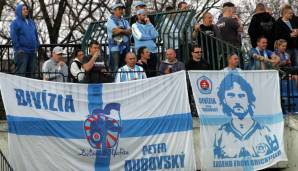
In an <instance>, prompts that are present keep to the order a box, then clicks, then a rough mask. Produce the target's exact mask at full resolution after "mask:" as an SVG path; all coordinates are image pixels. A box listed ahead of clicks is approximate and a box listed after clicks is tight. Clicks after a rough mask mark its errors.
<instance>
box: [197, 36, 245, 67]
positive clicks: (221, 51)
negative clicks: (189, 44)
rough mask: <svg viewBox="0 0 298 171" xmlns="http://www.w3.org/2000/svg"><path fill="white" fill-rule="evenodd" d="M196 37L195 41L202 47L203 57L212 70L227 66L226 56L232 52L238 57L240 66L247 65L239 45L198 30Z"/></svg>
mask: <svg viewBox="0 0 298 171" xmlns="http://www.w3.org/2000/svg"><path fill="white" fill-rule="evenodd" d="M198 37H199V38H198V39H197V40H196V43H197V44H198V45H200V46H201V47H202V49H203V57H204V59H205V60H207V61H208V63H209V64H210V65H211V68H212V69H213V70H220V69H222V68H224V67H225V66H227V56H228V55H230V54H232V53H235V54H237V55H238V56H239V57H240V64H239V67H240V68H242V69H244V68H245V65H248V59H246V57H247V55H245V54H246V53H245V52H244V51H243V50H242V49H241V48H240V47H237V46H234V45H232V44H230V43H228V42H225V41H223V40H221V39H219V38H217V37H215V36H212V35H208V34H206V33H205V32H202V31H201V32H199V36H198Z"/></svg>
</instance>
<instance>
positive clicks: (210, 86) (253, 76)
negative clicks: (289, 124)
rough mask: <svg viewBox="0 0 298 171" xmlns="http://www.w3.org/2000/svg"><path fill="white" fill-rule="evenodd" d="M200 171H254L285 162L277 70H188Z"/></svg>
mask: <svg viewBox="0 0 298 171" xmlns="http://www.w3.org/2000/svg"><path fill="white" fill-rule="evenodd" d="M189 77H190V82H191V86H192V91H193V94H194V99H195V102H196V107H197V110H198V113H199V118H200V140H201V142H200V143H201V147H200V149H201V153H200V160H201V168H202V170H203V171H204V170H207V171H213V170H227V171H231V170H245V171H251V170H260V169H264V168H267V167H269V166H272V165H273V164H275V163H277V162H278V161H286V160H287V157H286V154H285V151H284V142H283V130H284V121H283V114H282V111H281V105H280V89H279V77H278V73H277V71H243V72H223V71H200V72H198V71H189Z"/></svg>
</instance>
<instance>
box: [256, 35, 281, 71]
mask: <svg viewBox="0 0 298 171" xmlns="http://www.w3.org/2000/svg"><path fill="white" fill-rule="evenodd" d="M250 56H251V58H250V59H251V69H254V70H265V69H273V68H276V67H277V66H278V63H279V61H280V60H279V57H278V56H276V55H275V54H274V53H272V52H271V51H270V50H268V49H267V39H266V37H260V38H258V40H257V47H256V48H252V49H251V50H250Z"/></svg>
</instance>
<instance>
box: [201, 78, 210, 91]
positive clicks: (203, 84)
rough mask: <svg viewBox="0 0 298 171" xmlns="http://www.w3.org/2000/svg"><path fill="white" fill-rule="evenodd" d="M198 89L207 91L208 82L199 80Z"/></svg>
mask: <svg viewBox="0 0 298 171" xmlns="http://www.w3.org/2000/svg"><path fill="white" fill-rule="evenodd" d="M200 87H201V88H202V89H209V82H208V81H207V80H201V81H200Z"/></svg>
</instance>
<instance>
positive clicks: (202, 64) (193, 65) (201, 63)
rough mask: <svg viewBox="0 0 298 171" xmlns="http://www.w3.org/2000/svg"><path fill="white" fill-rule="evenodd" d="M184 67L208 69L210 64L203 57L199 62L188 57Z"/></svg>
mask: <svg viewBox="0 0 298 171" xmlns="http://www.w3.org/2000/svg"><path fill="white" fill-rule="evenodd" d="M185 68H186V70H210V65H209V64H208V63H207V62H206V61H205V60H204V59H201V60H200V61H199V62H196V61H194V60H193V59H190V60H189V61H188V63H187V64H186V66H185Z"/></svg>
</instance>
